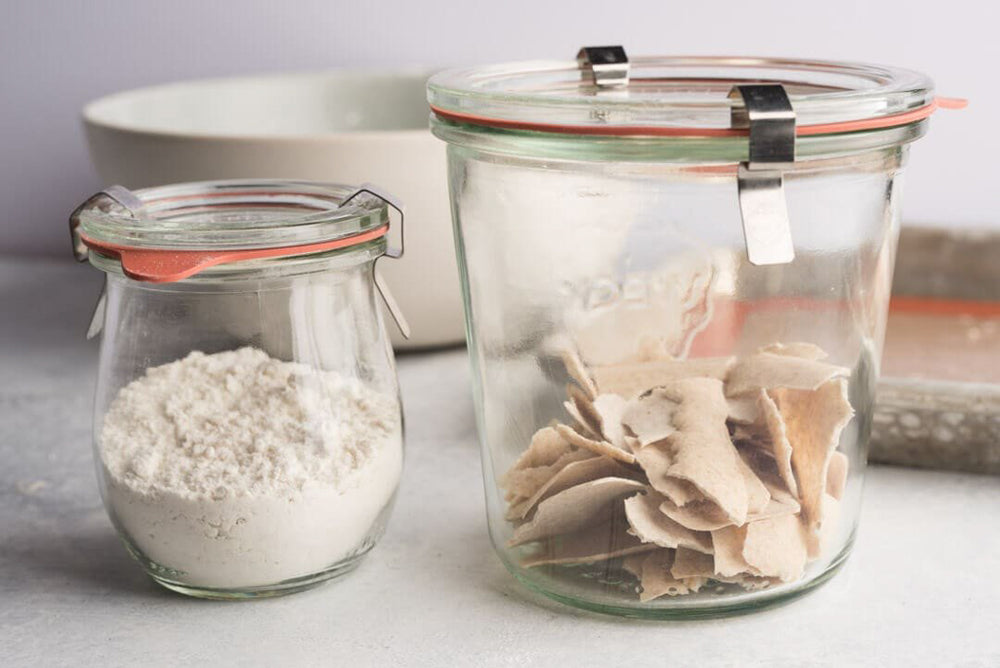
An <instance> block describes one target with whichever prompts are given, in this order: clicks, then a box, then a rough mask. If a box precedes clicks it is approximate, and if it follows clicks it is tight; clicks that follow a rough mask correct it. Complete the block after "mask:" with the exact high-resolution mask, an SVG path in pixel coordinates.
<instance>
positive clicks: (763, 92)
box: [729, 84, 795, 265]
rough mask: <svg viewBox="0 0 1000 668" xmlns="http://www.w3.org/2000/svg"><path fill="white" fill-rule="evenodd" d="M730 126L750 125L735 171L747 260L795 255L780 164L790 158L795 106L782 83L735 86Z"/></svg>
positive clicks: (758, 262)
mask: <svg viewBox="0 0 1000 668" xmlns="http://www.w3.org/2000/svg"><path fill="white" fill-rule="evenodd" d="M729 97H730V98H731V99H733V100H734V101H741V102H742V105H734V106H733V110H732V126H733V127H734V128H749V130H750V152H749V156H748V157H749V159H748V160H747V161H746V162H741V163H740V165H739V169H738V172H737V187H738V189H739V200H740V216H741V217H742V218H743V236H744V238H745V240H746V245H747V258H748V259H749V260H750V263H751V264H755V265H769V264H786V263H788V262H791V261H792V260H793V259H795V248H794V246H793V244H792V231H791V225H790V223H789V219H788V206H787V204H786V202H785V191H784V184H783V177H782V171H781V170H782V169H783V168H787V167H789V166H791V165H792V163H794V162H795V111H794V110H793V109H792V104H791V102H790V101H789V99H788V94H787V93H786V92H785V87H784V86H782V85H781V84H754V85H746V86H734V87H733V89H732V90H731V91H730V93H729Z"/></svg>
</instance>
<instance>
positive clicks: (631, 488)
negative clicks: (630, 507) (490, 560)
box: [509, 478, 644, 546]
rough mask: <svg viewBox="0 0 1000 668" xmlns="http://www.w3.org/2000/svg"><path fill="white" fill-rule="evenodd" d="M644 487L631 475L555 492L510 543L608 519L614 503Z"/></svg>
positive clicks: (577, 528)
mask: <svg viewBox="0 0 1000 668" xmlns="http://www.w3.org/2000/svg"><path fill="white" fill-rule="evenodd" d="M641 489H644V485H643V484H642V483H639V482H636V481H635V480H629V479H627V478H599V479H598V480H592V481H590V482H586V483H583V484H582V485H576V486H574V487H570V488H569V489H565V490H563V491H561V492H559V493H558V494H553V495H552V496H550V497H549V498H547V499H545V500H544V501H542V502H541V503H539V504H538V508H537V509H536V510H535V515H534V516H533V517H532V518H531V521H529V522H527V523H525V524H522V525H521V526H519V527H517V529H515V530H514V535H513V536H512V537H511V539H510V542H509V545H511V546H514V545H521V544H523V543H528V542H531V541H535V540H539V539H542V538H547V537H549V536H556V535H559V534H566V533H573V532H576V531H580V530H581V529H584V528H586V527H587V526H591V525H594V524H599V523H600V522H604V521H607V520H608V519H609V518H610V517H611V515H612V513H613V511H614V502H615V501H617V500H618V499H620V498H622V497H623V496H628V495H629V494H631V493H634V492H638V491H639V490H641Z"/></svg>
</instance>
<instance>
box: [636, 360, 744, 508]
mask: <svg viewBox="0 0 1000 668" xmlns="http://www.w3.org/2000/svg"><path fill="white" fill-rule="evenodd" d="M663 400H666V401H670V402H673V403H675V404H677V408H676V409H675V410H674V412H673V416H672V422H673V425H674V427H675V428H676V429H677V431H676V432H675V433H673V434H671V435H670V436H669V437H667V438H666V439H665V440H664V441H661V442H658V443H656V444H653V445H648V446H646V447H644V448H642V449H641V450H640V452H639V456H640V457H641V458H640V459H639V464H640V466H642V467H643V469H644V470H645V471H646V474H647V476H648V477H649V481H650V484H651V485H652V486H653V488H654V489H656V490H657V491H662V492H663V493H664V494H667V491H666V490H665V489H661V487H663V483H662V481H663V479H664V478H676V479H680V480H686V481H688V482H690V483H691V484H693V485H694V486H695V487H696V488H697V489H698V490H699V491H700V492H701V493H702V494H703V495H704V497H705V498H707V499H708V500H710V501H713V502H714V503H715V504H716V505H718V507H719V508H721V509H722V510H723V511H724V512H725V513H726V515H727V517H728V518H729V520H730V523H732V524H743V523H744V522H745V521H746V516H747V506H748V495H747V488H746V483H745V482H744V479H743V474H742V473H741V471H740V463H739V459H740V458H739V454H738V453H737V452H736V448H735V447H734V446H733V444H732V442H731V441H730V440H729V431H728V430H727V429H726V414H727V412H728V409H727V406H726V400H725V397H724V396H723V394H722V383H721V381H719V380H716V379H712V378H687V379H684V380H677V381H672V382H670V383H668V384H666V385H663V386H661V387H657V388H655V389H653V390H651V391H650V392H649V393H648V394H646V395H644V396H643V397H642V398H641V399H640V402H646V401H652V402H656V403H661V402H662V401H663ZM647 450H654V452H651V453H650V455H649V456H644V455H646V451H647ZM647 463H648V464H650V465H651V468H647V467H646V464H647ZM668 496H669V495H668Z"/></svg>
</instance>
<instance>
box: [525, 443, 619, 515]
mask: <svg viewBox="0 0 1000 668" xmlns="http://www.w3.org/2000/svg"><path fill="white" fill-rule="evenodd" d="M586 455H587V459H583V460H580V461H574V462H570V463H569V464H567V465H566V466H564V467H562V468H561V469H560V470H559V471H558V472H557V473H556V474H555V475H553V476H552V477H551V478H549V479H548V480H547V481H545V484H543V485H542V486H541V487H539V488H538V490H537V491H536V492H535V493H534V494H533V495H532V496H531V497H530V498H528V499H525V500H524V501H523V502H521V503H518V504H513V505H511V507H510V510H511V512H510V513H509V514H508V519H524V518H525V517H527V516H528V514H529V513H530V512H531V511H532V510H533V509H534V507H535V506H536V505H538V503H539V502H540V501H542V500H544V499H547V498H548V497H550V496H552V495H553V494H558V493H559V492H561V491H563V490H565V489H569V488H570V487H575V486H576V485H582V484H583V483H585V482H590V481H591V480H597V479H598V478H627V477H629V476H630V475H631V474H632V472H631V471H629V470H628V469H626V468H625V467H623V466H622V465H621V464H619V463H617V462H616V461H614V460H613V459H609V458H607V457H593V456H591V453H590V452H589V451H587V452H586ZM515 509H516V510H515Z"/></svg>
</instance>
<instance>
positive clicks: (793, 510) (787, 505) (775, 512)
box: [747, 497, 801, 523]
mask: <svg viewBox="0 0 1000 668" xmlns="http://www.w3.org/2000/svg"><path fill="white" fill-rule="evenodd" d="M787 498H788V500H784V499H783V500H780V501H779V500H777V499H773V498H772V499H771V500H770V501H768V502H767V505H766V506H764V508H763V509H762V510H760V511H758V512H756V513H750V514H749V515H747V522H748V523H752V522H756V521H757V520H763V519H767V518H769V517H780V516H782V515H796V514H798V512H799V510H800V509H801V506H799V502H798V501H796V500H795V499H793V498H791V497H787Z"/></svg>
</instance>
